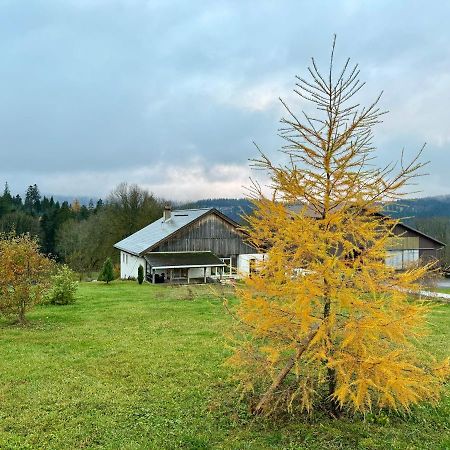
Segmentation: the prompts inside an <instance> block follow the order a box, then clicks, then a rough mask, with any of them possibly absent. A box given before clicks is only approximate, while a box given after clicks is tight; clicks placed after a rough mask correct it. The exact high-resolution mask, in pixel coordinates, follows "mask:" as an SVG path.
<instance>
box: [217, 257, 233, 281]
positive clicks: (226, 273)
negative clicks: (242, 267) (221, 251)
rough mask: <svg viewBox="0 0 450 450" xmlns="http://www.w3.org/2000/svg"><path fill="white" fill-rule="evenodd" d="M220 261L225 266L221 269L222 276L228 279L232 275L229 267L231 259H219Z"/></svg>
mask: <svg viewBox="0 0 450 450" xmlns="http://www.w3.org/2000/svg"><path fill="white" fill-rule="evenodd" d="M220 260H221V261H222V262H223V263H224V264H226V266H225V267H224V268H223V272H222V274H223V276H224V277H230V276H231V274H232V266H231V258H220Z"/></svg>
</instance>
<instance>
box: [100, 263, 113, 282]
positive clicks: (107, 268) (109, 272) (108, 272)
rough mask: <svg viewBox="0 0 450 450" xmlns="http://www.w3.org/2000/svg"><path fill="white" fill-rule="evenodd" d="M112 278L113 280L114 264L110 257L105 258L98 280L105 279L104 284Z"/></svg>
mask: <svg viewBox="0 0 450 450" xmlns="http://www.w3.org/2000/svg"><path fill="white" fill-rule="evenodd" d="M112 280H114V266H113V263H112V261H111V258H106V260H105V262H104V264H103V267H102V270H101V272H100V275H99V276H98V281H106V284H109V282H110V281H112Z"/></svg>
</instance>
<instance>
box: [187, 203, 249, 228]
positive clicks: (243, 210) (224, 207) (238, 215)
mask: <svg viewBox="0 0 450 450" xmlns="http://www.w3.org/2000/svg"><path fill="white" fill-rule="evenodd" d="M180 208H181V209H187V208H216V209H218V210H219V211H220V212H222V213H224V214H226V215H227V216H228V217H230V218H231V219H233V220H234V221H235V222H238V223H242V216H245V215H246V214H249V213H250V212H251V211H252V204H251V202H250V201H249V200H248V199H246V198H209V199H205V200H198V201H195V202H191V203H185V204H183V205H181V206H180Z"/></svg>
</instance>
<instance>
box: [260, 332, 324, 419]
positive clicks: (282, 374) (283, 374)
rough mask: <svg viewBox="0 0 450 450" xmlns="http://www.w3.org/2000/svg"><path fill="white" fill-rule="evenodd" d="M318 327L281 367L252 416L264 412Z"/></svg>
mask: <svg viewBox="0 0 450 450" xmlns="http://www.w3.org/2000/svg"><path fill="white" fill-rule="evenodd" d="M317 329H318V327H316V328H315V329H314V330H313V331H311V333H309V335H308V336H307V337H306V338H305V339H304V340H303V343H302V344H301V345H300V346H299V347H297V351H296V352H295V355H293V356H292V357H291V358H290V359H289V361H288V362H287V363H286V365H285V366H284V367H283V369H282V370H281V372H280V373H279V374H278V376H277V377H276V379H275V380H274V381H273V383H272V384H271V385H270V387H269V389H268V390H267V391H266V392H265V393H264V395H263V396H262V397H261V400H260V401H259V403H258V404H257V405H256V408H255V409H254V410H253V413H254V414H261V413H263V412H264V410H265V409H266V407H267V404H268V403H269V401H270V399H271V397H272V395H273V394H274V392H275V391H276V390H277V389H278V387H279V386H280V385H281V383H282V382H283V381H284V379H285V378H286V377H287V375H288V374H289V372H290V371H291V370H292V368H293V367H294V365H295V362H296V361H298V360H299V359H300V358H301V356H302V354H303V353H304V352H305V350H306V349H307V348H308V345H309V343H310V342H311V341H312V339H313V338H314V336H315V335H316V333H317Z"/></svg>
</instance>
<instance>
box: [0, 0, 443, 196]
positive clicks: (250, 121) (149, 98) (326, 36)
mask: <svg viewBox="0 0 450 450" xmlns="http://www.w3.org/2000/svg"><path fill="white" fill-rule="evenodd" d="M449 13H450V6H448V5H447V4H444V3H443V2H437V1H435V2H431V3H430V2H428V3H427V5H425V3H423V2H419V1H412V2H408V3H405V2H400V1H398V2H388V1H387V0H386V1H379V2H360V1H352V0H341V1H338V2H328V1H318V2H306V1H304V2H297V1H285V2H272V1H261V2H255V1H231V0H230V1H218V2H201V1H198V2H195V1H189V2H187V1H174V2H169V1H164V2H163V1H158V2H148V1H144V0H108V1H106V0H70V1H69V0H47V1H45V0H41V1H30V2H27V6H26V7H25V6H24V5H23V3H22V2H17V1H12V0H11V1H3V2H1V3H0V18H1V19H0V51H1V53H2V58H1V59H0V74H1V79H2V85H1V88H0V157H1V168H0V175H1V176H2V177H4V178H5V179H8V181H9V182H10V184H11V185H12V187H13V188H15V189H23V187H24V184H29V183H34V182H35V181H37V180H38V179H39V182H40V183H41V184H42V189H43V190H47V191H48V190H50V189H51V190H53V191H55V192H56V191H59V192H62V191H63V190H64V191H66V189H67V188H68V184H67V183H66V184H64V182H63V181H62V180H63V179H64V176H63V175H64V174H70V177H69V178H70V179H71V180H72V181H71V183H73V187H72V188H73V189H74V190H76V189H79V186H80V183H79V182H77V181H76V180H77V178H76V174H78V175H77V176H78V179H79V180H84V179H85V178H84V177H85V175H84V174H86V173H89V174H95V173H97V174H98V177H96V176H95V175H93V176H92V182H91V183H89V189H91V190H92V192H91V193H90V194H92V195H97V194H102V193H103V192H104V189H105V185H108V186H109V185H110V184H116V182H117V183H118V182H120V181H122V180H123V179H126V180H128V181H130V182H133V181H135V179H133V177H136V176H137V172H136V171H138V170H139V168H144V169H145V168H148V169H149V170H150V169H151V168H154V167H162V168H163V169H164V170H173V171H175V172H176V173H177V174H178V175H177V176H179V177H183V173H182V172H177V170H178V169H177V168H179V167H183V166H184V167H188V166H189V168H190V169H191V170H194V171H195V168H196V167H197V168H198V169H199V170H201V171H203V172H202V176H203V177H204V179H205V180H206V181H205V182H204V185H205V186H207V185H208V183H214V173H212V172H211V170H209V169H208V168H211V167H216V166H219V165H220V166H224V165H229V166H230V167H235V166H241V167H243V168H245V166H246V165H247V159H248V158H249V157H251V156H254V154H255V151H254V148H253V146H252V144H251V141H252V140H255V141H257V142H258V143H259V144H261V146H262V147H263V148H264V149H265V150H267V151H268V152H269V153H270V152H272V154H273V152H274V151H275V149H276V148H277V147H279V146H280V144H281V142H280V140H279V139H278V138H277V137H276V130H277V127H278V119H279V118H280V115H281V113H282V110H281V107H280V105H279V104H278V102H277V100H276V99H277V97H278V96H282V97H285V98H288V101H289V102H293V103H295V102H296V101H297V99H295V97H293V96H292V94H291V89H292V87H293V84H294V75H295V74H298V73H305V68H306V65H307V64H308V58H309V57H310V56H311V55H314V56H317V59H318V61H319V63H320V64H321V65H322V66H325V65H326V62H327V58H328V53H329V48H330V43H331V37H332V34H333V32H336V33H337V34H338V49H337V51H338V53H337V54H338V60H340V61H343V60H344V59H345V57H346V56H347V55H349V56H351V57H352V60H353V61H358V62H359V63H360V65H361V69H362V78H363V79H365V80H367V82H368V84H367V87H366V89H365V90H364V92H363V93H362V95H361V98H362V100H363V101H369V100H370V99H372V98H373V97H374V96H375V95H376V94H377V93H378V92H379V91H380V90H382V89H384V90H385V95H384V98H383V102H382V104H383V106H385V107H386V108H387V109H390V110H391V114H390V116H388V117H386V123H385V124H383V125H382V126H380V128H379V133H380V134H379V135H378V136H377V142H378V143H379V144H380V152H379V154H380V163H383V162H385V161H387V160H388V159H389V158H390V157H392V155H393V153H395V151H397V150H400V148H401V147H400V148H399V144H400V145H401V146H403V145H406V146H407V147H408V148H411V149H414V148H417V147H419V146H420V144H421V143H422V142H423V141H428V142H429V143H430V144H429V148H428V153H427V155H426V156H427V158H430V159H431V158H432V159H433V166H432V167H433V177H434V179H436V180H442V186H441V188H442V189H444V188H445V189H447V190H448V191H449V192H450V183H449V184H448V185H446V183H447V181H446V180H447V177H446V169H445V166H446V165H447V159H448V158H447V156H446V152H447V153H448V149H449V146H450V138H449V134H448V132H447V131H446V124H447V123H448V119H449V113H448V112H447V108H446V105H445V103H446V98H448V96H449V94H450V92H449V91H450V83H449V79H448V77H447V73H448V70H449V68H450V55H449V54H448V51H447V48H448V42H449V38H450V31H448V28H447V27H446V25H445V24H444V22H445V21H446V20H447V18H448V17H449ZM272 99H273V100H272ZM444 105H445V106H444ZM430 167H431V166H430ZM447 167H448V166H447ZM171 168H172V169H171ZM164 170H163V171H164ZM106 174H109V175H106ZM153 176H154V175H153ZM221 176H222V175H221ZM229 176H230V177H232V176H233V171H231V172H230V174H229ZM74 177H75V178H74ZM96 178H97V179H98V181H97V182H96V181H95V180H96ZM238 178H239V179H238ZM52 180H53V181H52ZM54 180H59V181H58V183H60V184H57V183H56V184H55V182H54ZM102 180H103V181H102ZM1 181H2V179H0V182H1ZM102 183H103V184H102ZM158 183H159V182H158ZM158 183H156V184H154V186H156V187H158V186H160V187H161V186H162V185H161V184H160V183H159V184H158ZM180 183H182V180H180ZM239 183H241V179H240V177H237V178H236V183H235V186H238V185H239V186H240V184H239ZM435 184H436V185H437V184H439V182H436V183H435ZM172 187H173V193H172V195H173V196H174V197H177V196H180V195H181V194H180V193H179V192H178V191H177V187H176V184H173V186H172ZM424 187H425V189H428V190H429V191H430V188H429V186H428V187H427V185H426V183H425V184H424ZM161 188H162V187H161ZM228 188H229V187H228ZM164 189H168V188H167V186H166V187H165V188H164ZM233 189H234V188H233ZM236 189H237V188H236ZM66 192H67V191H66ZM233 192H235V190H233ZM74 193H77V192H74ZM84 193H86V194H88V195H89V193H88V192H84ZM196 195H197V194H196Z"/></svg>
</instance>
